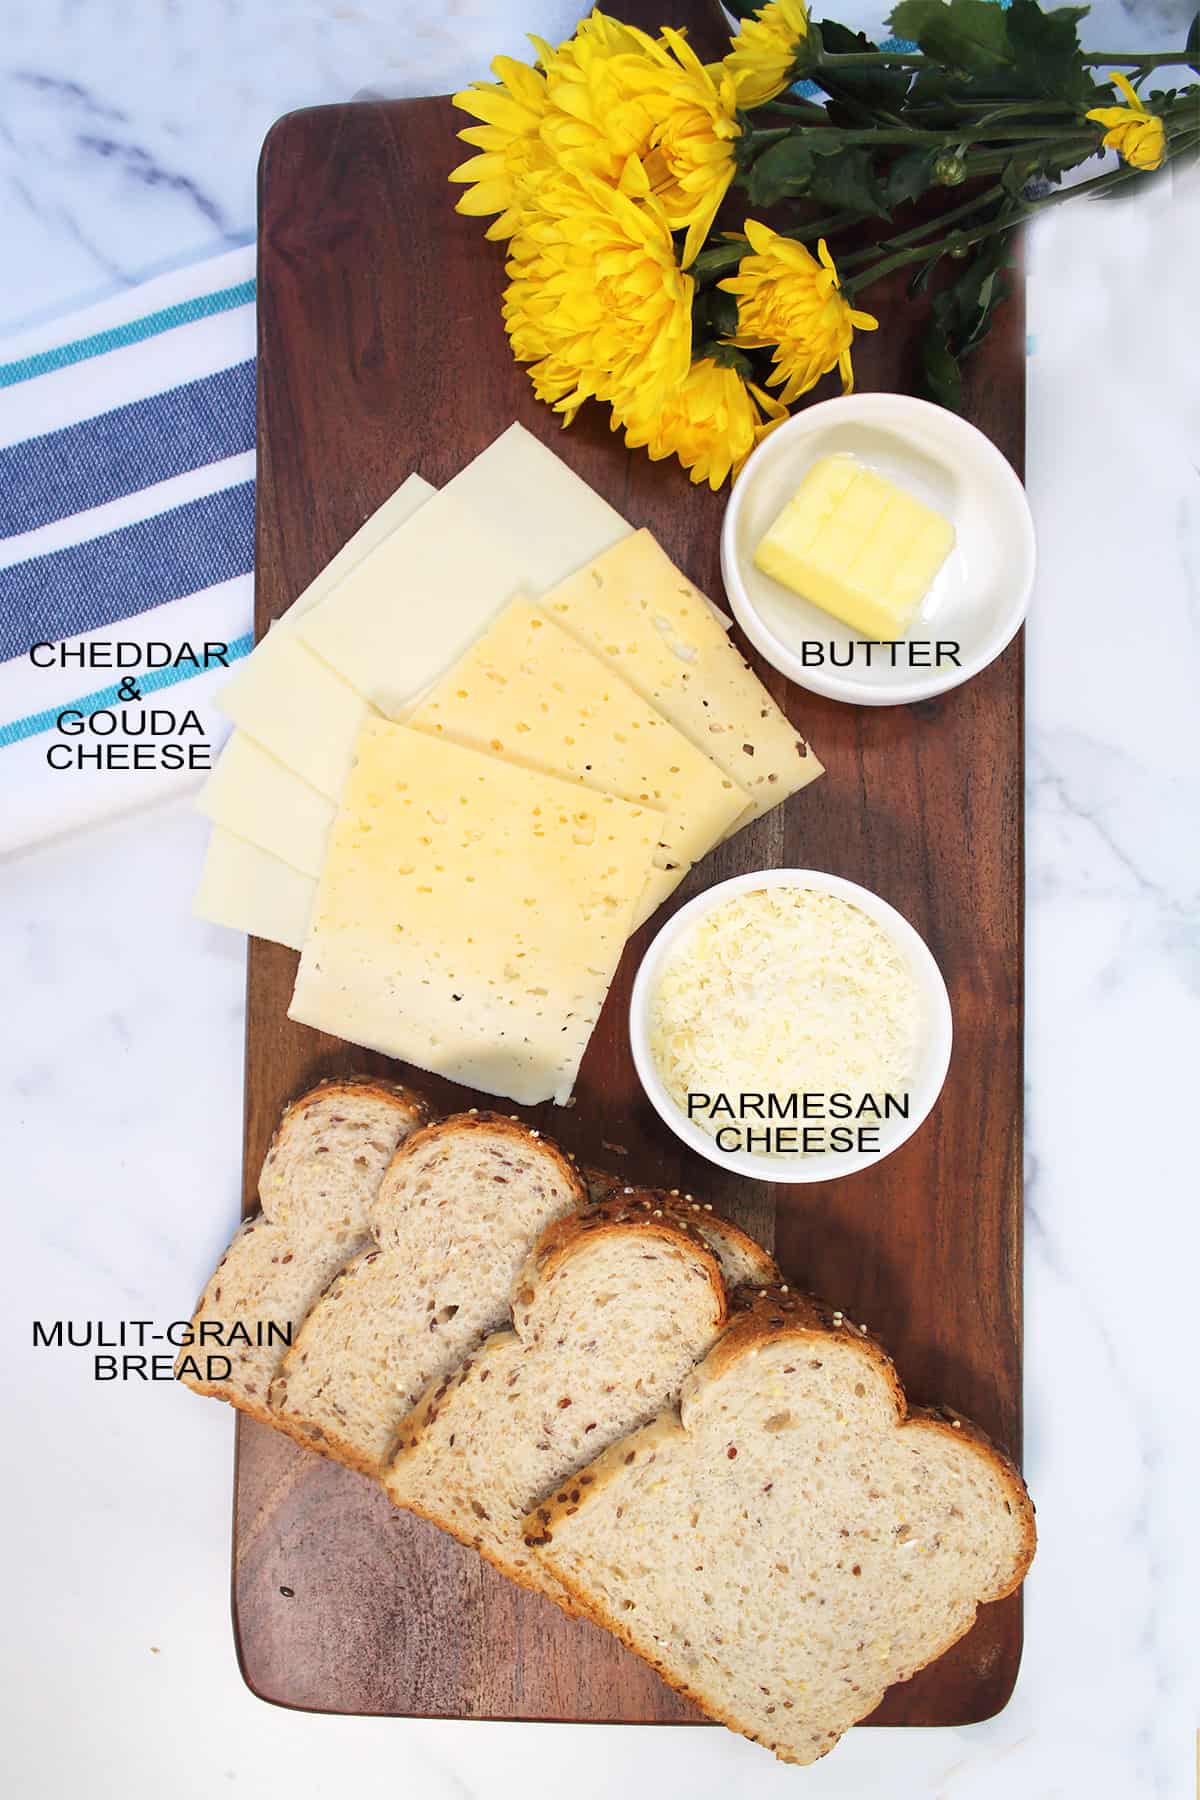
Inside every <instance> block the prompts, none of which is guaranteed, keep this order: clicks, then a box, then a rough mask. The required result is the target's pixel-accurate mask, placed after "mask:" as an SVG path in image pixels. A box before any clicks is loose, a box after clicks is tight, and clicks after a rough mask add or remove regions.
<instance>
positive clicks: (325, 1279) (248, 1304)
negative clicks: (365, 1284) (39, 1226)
mask: <svg viewBox="0 0 1200 1800" xmlns="http://www.w3.org/2000/svg"><path fill="white" fill-rule="evenodd" d="M428 1117H429V1109H428V1107H427V1106H426V1104H425V1102H424V1101H423V1100H422V1099H421V1098H420V1096H419V1095H417V1094H414V1093H412V1092H411V1091H410V1090H409V1089H408V1088H403V1087H399V1086H397V1085H395V1084H393V1083H389V1082H384V1081H377V1080H375V1079H373V1078H372V1077H362V1076H350V1077H347V1078H345V1079H342V1080H335V1081H325V1082H322V1083H321V1084H320V1085H319V1086H318V1087H315V1088H312V1089H310V1090H309V1092H308V1093H306V1094H301V1096H300V1098H299V1099H298V1100H294V1101H293V1102H292V1104H291V1105H290V1106H289V1107H288V1108H287V1109H286V1111H285V1112H284V1114H283V1117H282V1119H281V1120H280V1122H279V1126H278V1129H277V1130H276V1132H275V1136H274V1138H273V1139H272V1141H271V1147H270V1149H269V1150H268V1151H267V1155H266V1160H265V1161H264V1163H263V1167H262V1174H261V1175H260V1176H259V1184H258V1193H259V1199H260V1200H261V1202H262V1210H261V1212H257V1213H253V1214H252V1215H251V1216H250V1218H248V1219H246V1220H245V1221H244V1222H243V1224H242V1225H241V1226H240V1227H239V1229H238V1230H237V1232H236V1233H235V1234H234V1238H233V1242H232V1243H231V1244H230V1246H229V1248H228V1250H227V1251H226V1252H225V1254H224V1256H223V1257H222V1258H221V1261H220V1263H219V1264H218V1265H217V1269H216V1272H215V1273H214V1275H213V1277H212V1279H211V1281H210V1282H209V1283H208V1286H207V1287H206V1288H205V1290H204V1292H203V1294H202V1295H201V1296H200V1300H199V1303H198V1305H197V1308H196V1313H195V1316H194V1318H193V1320H192V1331H193V1338H194V1345H193V1347H192V1348H191V1349H190V1350H188V1351H185V1352H183V1353H182V1355H181V1356H180V1359H179V1373H180V1379H181V1380H182V1381H185V1382H186V1383H187V1385H188V1386H189V1387H193V1388H195V1390H196V1392H197V1393H200V1394H211V1395H213V1396H214V1397H215V1398H216V1399H218V1400H228V1401H229V1402H230V1403H231V1404H232V1405H233V1406H237V1407H240V1408H241V1409H242V1411H243V1412H248V1413H252V1414H253V1415H254V1416H255V1417H256V1418H259V1419H264V1420H267V1421H268V1422H269V1423H271V1424H275V1423H276V1422H277V1421H276V1420H275V1419H274V1418H272V1416H271V1414H270V1412H269V1410H268V1405H267V1390H268V1388H269V1387H270V1385H271V1381H272V1379H273V1377H274V1376H275V1375H276V1373H277V1372H278V1370H279V1367H280V1365H281V1363H282V1361H283V1358H284V1356H285V1355H286V1352H287V1348H288V1338H289V1336H291V1337H293V1338H294V1336H295V1334H296V1333H297V1331H298V1330H299V1327H300V1325H301V1324H302V1322H303V1320H304V1319H305V1317H306V1316H307V1314H308V1312H309V1309H310V1308H311V1307H312V1306H313V1305H314V1303H315V1302H316V1301H317V1300H318V1299H319V1298H320V1296H321V1294H323V1293H324V1291H325V1289H326V1288H327V1287H328V1286H329V1283H330V1282H331V1281H332V1280H333V1277H334V1276H335V1275H336V1274H337V1273H338V1271H339V1269H341V1268H342V1266H343V1265H344V1264H345V1263H346V1262H348V1261H349V1260H350V1258H351V1257H352V1256H354V1255H356V1254H357V1252H358V1251H359V1250H361V1249H362V1247H363V1245H364V1244H365V1243H367V1242H369V1237H368V1231H367V1205H368V1203H369V1202H370V1201H371V1200H372V1199H373V1198H374V1196H375V1192H376V1189H377V1188H378V1186H379V1183H380V1182H381V1181H382V1179H383V1174H384V1170H385V1169H386V1168H387V1166H388V1164H389V1163H390V1162H391V1160H392V1155H393V1152H394V1151H395V1149H396V1146H397V1145H398V1144H399V1143H401V1142H402V1141H403V1139H404V1138H406V1137H407V1136H408V1135H409V1133H410V1132H412V1131H415V1130H416V1129H417V1127H418V1126H420V1125H423V1124H424V1123H425V1122H426V1120H427V1119H428ZM235 1326H240V1327H244V1328H245V1333H244V1334H243V1333H242V1332H234V1333H233V1334H232V1335H233V1336H235V1337H241V1336H242V1335H246V1336H248V1337H249V1340H250V1341H249V1342H248V1343H231V1342H230V1341H229V1340H230V1336H231V1328H232V1327H235ZM206 1340H207V1343H206ZM197 1347H198V1348H199V1360H200V1362H201V1364H202V1366H203V1365H204V1364H205V1360H206V1358H205V1351H206V1349H211V1350H212V1351H214V1352H217V1353H219V1354H220V1355H222V1356H226V1357H227V1358H228V1359H229V1361H230V1363H231V1365H232V1367H231V1369H230V1373H229V1375H228V1376H227V1377H225V1378H224V1379H221V1380H207V1379H201V1378H200V1377H199V1376H197V1375H196V1374H195V1373H194V1370H193V1369H192V1367H191V1359H193V1358H195V1357H196V1356H197Z"/></svg>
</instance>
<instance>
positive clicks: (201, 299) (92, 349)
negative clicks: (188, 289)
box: [0, 281, 255, 388]
mask: <svg viewBox="0 0 1200 1800" xmlns="http://www.w3.org/2000/svg"><path fill="white" fill-rule="evenodd" d="M254 291H255V289H254V283H253V281H240V282H238V284H237V286H236V287H227V288H218V290H217V291H216V293H214V294H197V296H196V298H195V299H194V300H182V301H180V303H179V305H178V306H164V307H163V308H162V310H161V311H160V312H153V313H147V314H146V316H145V318H142V319H130V320H128V321H127V322H126V323H125V324H124V325H114V326H113V327H112V328H111V329H110V330H108V331H97V332H94V333H93V335H92V336H91V337H85V338H76V340H75V342H74V343H73V344H56V345H55V347H54V349H53V350H40V351H38V352H37V354H36V355H34V356H22V357H21V358H20V359H19V360H18V361H17V362H10V363H0V388H6V387H13V386H14V385H15V384H16V383H17V382H18V381H29V380H30V379H31V377H32V376H34V375H47V374H49V372H50V371H51V370H52V369H69V368H71V367H72V366H73V364H75V363H80V362H86V361H87V359H88V357H89V356H103V355H104V353H105V352H106V351H108V350H123V349H124V348H125V346H126V344H140V343H143V342H144V341H145V339H146V338H152V337H158V336H159V334H160V333H161V332H164V331H171V330H173V329H174V327H175V326H176V325H191V324H193V323H194V322H195V321H196V320H197V319H207V318H211V316H212V315H213V313H223V312H230V311H231V310H232V309H233V308H234V307H235V306H249V305H250V304H251V302H252V301H253V299H254Z"/></svg>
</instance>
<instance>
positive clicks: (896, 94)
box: [807, 19, 912, 124]
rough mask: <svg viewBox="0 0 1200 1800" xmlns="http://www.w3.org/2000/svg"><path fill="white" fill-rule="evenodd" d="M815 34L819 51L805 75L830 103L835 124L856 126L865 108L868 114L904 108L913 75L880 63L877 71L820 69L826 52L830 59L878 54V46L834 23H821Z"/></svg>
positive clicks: (865, 69)
mask: <svg viewBox="0 0 1200 1800" xmlns="http://www.w3.org/2000/svg"><path fill="white" fill-rule="evenodd" d="M816 31H817V34H818V37H817V42H818V45H819V49H818V53H817V55H816V56H815V58H814V59H813V60H812V62H811V63H810V65H809V67H808V69H807V73H808V74H810V75H811V76H812V78H813V80H814V81H816V82H817V84H818V86H820V87H822V88H824V90H825V92H826V93H827V94H828V95H829V98H830V100H831V102H832V103H833V104H832V105H831V106H830V109H829V116H830V118H831V120H832V121H833V123H834V124H844V123H847V122H850V123H853V122H856V121H857V120H858V119H859V118H861V116H862V112H863V109H864V108H865V109H867V110H868V111H879V112H895V111H897V110H898V109H899V108H900V107H901V106H902V105H903V104H904V96H905V94H906V93H907V92H908V87H909V83H910V82H911V80H912V73H911V71H910V70H908V69H897V68H889V67H888V65H887V64H886V63H881V64H879V66H878V67H876V68H871V67H870V66H869V65H868V66H867V67H865V68H859V69H838V68H836V67H835V68H827V67H823V66H822V60H821V59H822V57H823V55H824V53H825V52H826V51H827V52H828V53H829V54H830V55H831V56H861V55H863V54H864V53H870V52H871V51H877V50H878V49H879V45H878V44H874V43H872V41H871V39H870V38H869V37H868V36H867V35H866V33H865V32H863V31H851V30H850V29H849V28H848V27H847V26H845V25H839V24H838V23H837V22H836V20H834V19H822V20H821V23H820V25H819V26H817V27H816ZM810 35H811V28H810ZM842 111H846V112H849V113H850V114H851V115H852V117H851V119H850V120H849V121H847V120H846V119H843V118H841V117H839V113H840V112H842Z"/></svg>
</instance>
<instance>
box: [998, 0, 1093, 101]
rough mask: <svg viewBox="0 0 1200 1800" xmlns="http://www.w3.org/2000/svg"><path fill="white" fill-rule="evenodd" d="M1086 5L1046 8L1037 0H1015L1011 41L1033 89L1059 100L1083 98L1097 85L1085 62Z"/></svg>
mask: <svg viewBox="0 0 1200 1800" xmlns="http://www.w3.org/2000/svg"><path fill="white" fill-rule="evenodd" d="M1086 12H1087V7H1086V6H1061V7H1059V8H1058V9H1057V10H1056V11H1055V12H1043V11H1042V9H1041V7H1040V6H1039V5H1038V4H1037V0H1012V4H1011V6H1010V7H1009V11H1008V41H1009V43H1010V44H1011V45H1012V49H1013V54H1014V56H1015V58H1016V63H1017V69H1018V72H1019V74H1020V76H1021V79H1022V81H1023V82H1024V83H1025V84H1026V85H1027V87H1028V88H1029V90H1030V92H1031V93H1034V94H1048V95H1050V96H1051V97H1052V98H1053V99H1056V100H1083V99H1084V98H1085V97H1087V96H1088V95H1090V93H1091V91H1092V87H1093V82H1092V78H1091V76H1090V75H1089V74H1088V72H1087V70H1086V69H1085V68H1084V66H1083V61H1082V55H1083V52H1082V48H1081V46H1080V42H1079V30H1078V25H1079V21H1080V19H1082V18H1083V17H1084V15H1085V13H1086Z"/></svg>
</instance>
